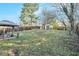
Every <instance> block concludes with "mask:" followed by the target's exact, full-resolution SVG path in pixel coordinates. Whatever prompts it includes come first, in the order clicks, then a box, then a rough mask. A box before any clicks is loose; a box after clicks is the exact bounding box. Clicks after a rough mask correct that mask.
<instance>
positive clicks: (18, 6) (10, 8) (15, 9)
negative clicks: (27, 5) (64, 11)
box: [0, 3, 56, 24]
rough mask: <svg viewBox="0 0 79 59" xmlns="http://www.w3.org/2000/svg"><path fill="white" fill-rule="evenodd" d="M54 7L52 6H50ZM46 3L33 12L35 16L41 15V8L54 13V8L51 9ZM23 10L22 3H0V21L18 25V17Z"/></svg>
mask: <svg viewBox="0 0 79 59" xmlns="http://www.w3.org/2000/svg"><path fill="white" fill-rule="evenodd" d="M52 6H54V5H52ZM52 6H51V5H50V4H48V3H42V4H39V9H38V10H37V11H36V12H35V14H36V15H38V16H39V15H41V11H42V9H43V8H47V9H48V10H53V11H56V7H52ZM22 8H23V3H0V21H1V20H9V21H12V22H14V23H17V24H20V19H19V17H20V15H21V10H22Z"/></svg>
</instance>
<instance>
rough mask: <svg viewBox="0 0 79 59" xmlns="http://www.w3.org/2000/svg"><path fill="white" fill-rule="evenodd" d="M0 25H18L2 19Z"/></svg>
mask: <svg viewBox="0 0 79 59" xmlns="http://www.w3.org/2000/svg"><path fill="white" fill-rule="evenodd" d="M0 26H18V25H17V24H16V23H14V22H11V21H8V20H2V21H0Z"/></svg>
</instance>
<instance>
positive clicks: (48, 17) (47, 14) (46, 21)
mask: <svg viewBox="0 0 79 59" xmlns="http://www.w3.org/2000/svg"><path fill="white" fill-rule="evenodd" d="M42 14H43V16H44V21H43V28H44V29H46V28H47V29H48V28H49V26H50V24H51V23H52V21H53V19H54V18H55V15H53V14H52V13H51V12H50V11H48V10H47V9H46V8H44V9H43V11H42Z"/></svg>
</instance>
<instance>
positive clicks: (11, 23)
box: [0, 20, 19, 39]
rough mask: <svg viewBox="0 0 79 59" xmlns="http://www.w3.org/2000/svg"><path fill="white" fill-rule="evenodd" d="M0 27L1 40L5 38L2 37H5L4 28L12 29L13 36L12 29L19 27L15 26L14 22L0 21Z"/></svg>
mask: <svg viewBox="0 0 79 59" xmlns="http://www.w3.org/2000/svg"><path fill="white" fill-rule="evenodd" d="M0 26H2V27H3V39H4V38H5V36H4V35H5V27H12V35H13V32H14V27H16V26H19V25H17V24H16V23H14V22H11V21H8V20H2V21H0Z"/></svg>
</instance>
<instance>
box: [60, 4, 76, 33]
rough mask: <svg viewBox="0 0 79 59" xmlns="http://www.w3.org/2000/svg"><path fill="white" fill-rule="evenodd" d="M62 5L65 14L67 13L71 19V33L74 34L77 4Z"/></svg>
mask: <svg viewBox="0 0 79 59" xmlns="http://www.w3.org/2000/svg"><path fill="white" fill-rule="evenodd" d="M60 5H61V7H62V10H63V12H64V13H65V15H66V16H67V18H68V19H69V23H70V27H71V28H70V29H71V31H73V32H74V21H75V18H74V16H75V10H76V4H74V3H69V4H60Z"/></svg>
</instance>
